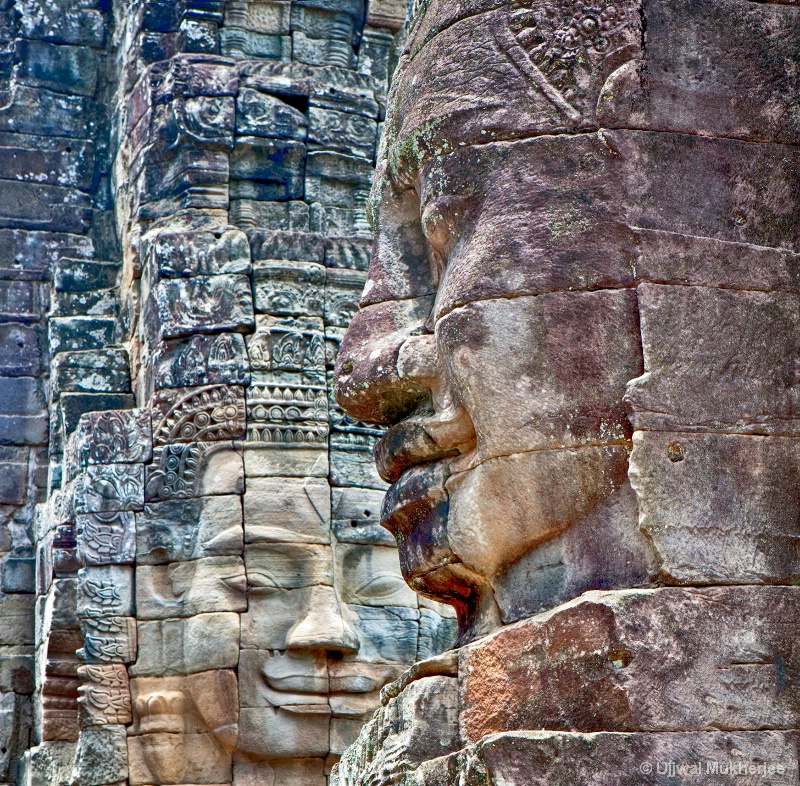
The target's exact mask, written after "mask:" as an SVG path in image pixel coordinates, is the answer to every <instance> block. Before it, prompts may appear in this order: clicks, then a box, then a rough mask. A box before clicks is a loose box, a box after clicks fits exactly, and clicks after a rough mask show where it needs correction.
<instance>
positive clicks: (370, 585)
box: [356, 573, 406, 600]
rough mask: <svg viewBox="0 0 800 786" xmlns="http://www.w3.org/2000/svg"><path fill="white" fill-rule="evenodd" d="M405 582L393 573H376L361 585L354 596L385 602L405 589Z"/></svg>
mask: <svg viewBox="0 0 800 786" xmlns="http://www.w3.org/2000/svg"><path fill="white" fill-rule="evenodd" d="M405 586H406V584H405V582H404V581H403V580H402V579H401V578H400V577H399V576H397V575H396V574H394V573H378V574H376V575H375V576H373V577H372V578H371V579H370V580H369V581H367V582H365V583H364V584H362V585H361V586H360V587H359V588H358V589H357V590H356V595H357V596H358V597H361V598H373V599H374V600H385V599H386V598H390V597H391V596H392V595H394V594H395V593H397V592H401V591H402V590H403V589H404V588H405Z"/></svg>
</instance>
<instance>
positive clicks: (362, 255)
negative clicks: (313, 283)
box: [325, 237, 372, 271]
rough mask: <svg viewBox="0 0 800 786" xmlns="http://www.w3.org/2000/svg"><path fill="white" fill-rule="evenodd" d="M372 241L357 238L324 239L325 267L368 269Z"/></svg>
mask: <svg viewBox="0 0 800 786" xmlns="http://www.w3.org/2000/svg"><path fill="white" fill-rule="evenodd" d="M371 255H372V241H371V240H370V239H368V238H357V237H326V238H325V267H344V268H349V269H350V270H364V271H366V270H367V268H368V267H369V260H370V257H371Z"/></svg>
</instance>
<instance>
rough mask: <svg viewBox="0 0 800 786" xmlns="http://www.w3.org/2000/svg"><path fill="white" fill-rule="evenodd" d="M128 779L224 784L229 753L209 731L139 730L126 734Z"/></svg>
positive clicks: (135, 784)
mask: <svg viewBox="0 0 800 786" xmlns="http://www.w3.org/2000/svg"><path fill="white" fill-rule="evenodd" d="M128 758H129V765H130V783H131V784H132V786H145V785H146V784H152V783H153V782H154V781H155V782H158V783H162V784H176V783H184V782H186V781H191V782H192V783H193V784H225V783H230V781H231V755H230V753H229V752H228V751H227V750H226V749H225V747H224V746H223V745H222V744H221V743H220V742H219V741H218V740H217V739H216V737H215V736H214V735H212V734H161V733H155V734H142V735H139V736H136V737H129V738H128Z"/></svg>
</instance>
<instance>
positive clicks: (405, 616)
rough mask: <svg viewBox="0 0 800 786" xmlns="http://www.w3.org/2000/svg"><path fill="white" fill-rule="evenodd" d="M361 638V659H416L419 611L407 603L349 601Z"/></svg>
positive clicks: (355, 626)
mask: <svg viewBox="0 0 800 786" xmlns="http://www.w3.org/2000/svg"><path fill="white" fill-rule="evenodd" d="M348 609H349V610H350V612H351V621H352V624H353V627H354V628H355V630H356V632H357V634H358V639H359V642H360V647H359V659H360V660H363V661H366V662H368V663H413V662H414V660H415V659H416V657H417V637H418V635H419V611H418V610H417V609H415V608H414V609H412V608H408V607H406V606H387V607H385V608H377V607H375V606H355V605H349V606H348Z"/></svg>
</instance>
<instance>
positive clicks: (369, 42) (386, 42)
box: [358, 25, 394, 133]
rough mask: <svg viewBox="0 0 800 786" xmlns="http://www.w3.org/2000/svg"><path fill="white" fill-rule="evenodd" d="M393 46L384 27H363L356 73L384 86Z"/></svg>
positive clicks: (389, 67)
mask: <svg viewBox="0 0 800 786" xmlns="http://www.w3.org/2000/svg"><path fill="white" fill-rule="evenodd" d="M393 46H394V37H393V36H392V35H390V34H389V33H387V32H386V25H383V26H382V27H381V29H377V30H376V29H373V28H370V27H365V28H364V30H363V31H362V33H361V44H360V45H359V47H358V72H359V73H360V74H364V75H365V76H368V77H371V78H372V79H374V80H375V81H376V82H382V83H384V84H386V82H388V81H389V76H390V73H389V70H390V69H391V68H392V65H393V64H391V63H390V62H389V61H390V59H391V58H392V47H393ZM379 133H380V132H379Z"/></svg>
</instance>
